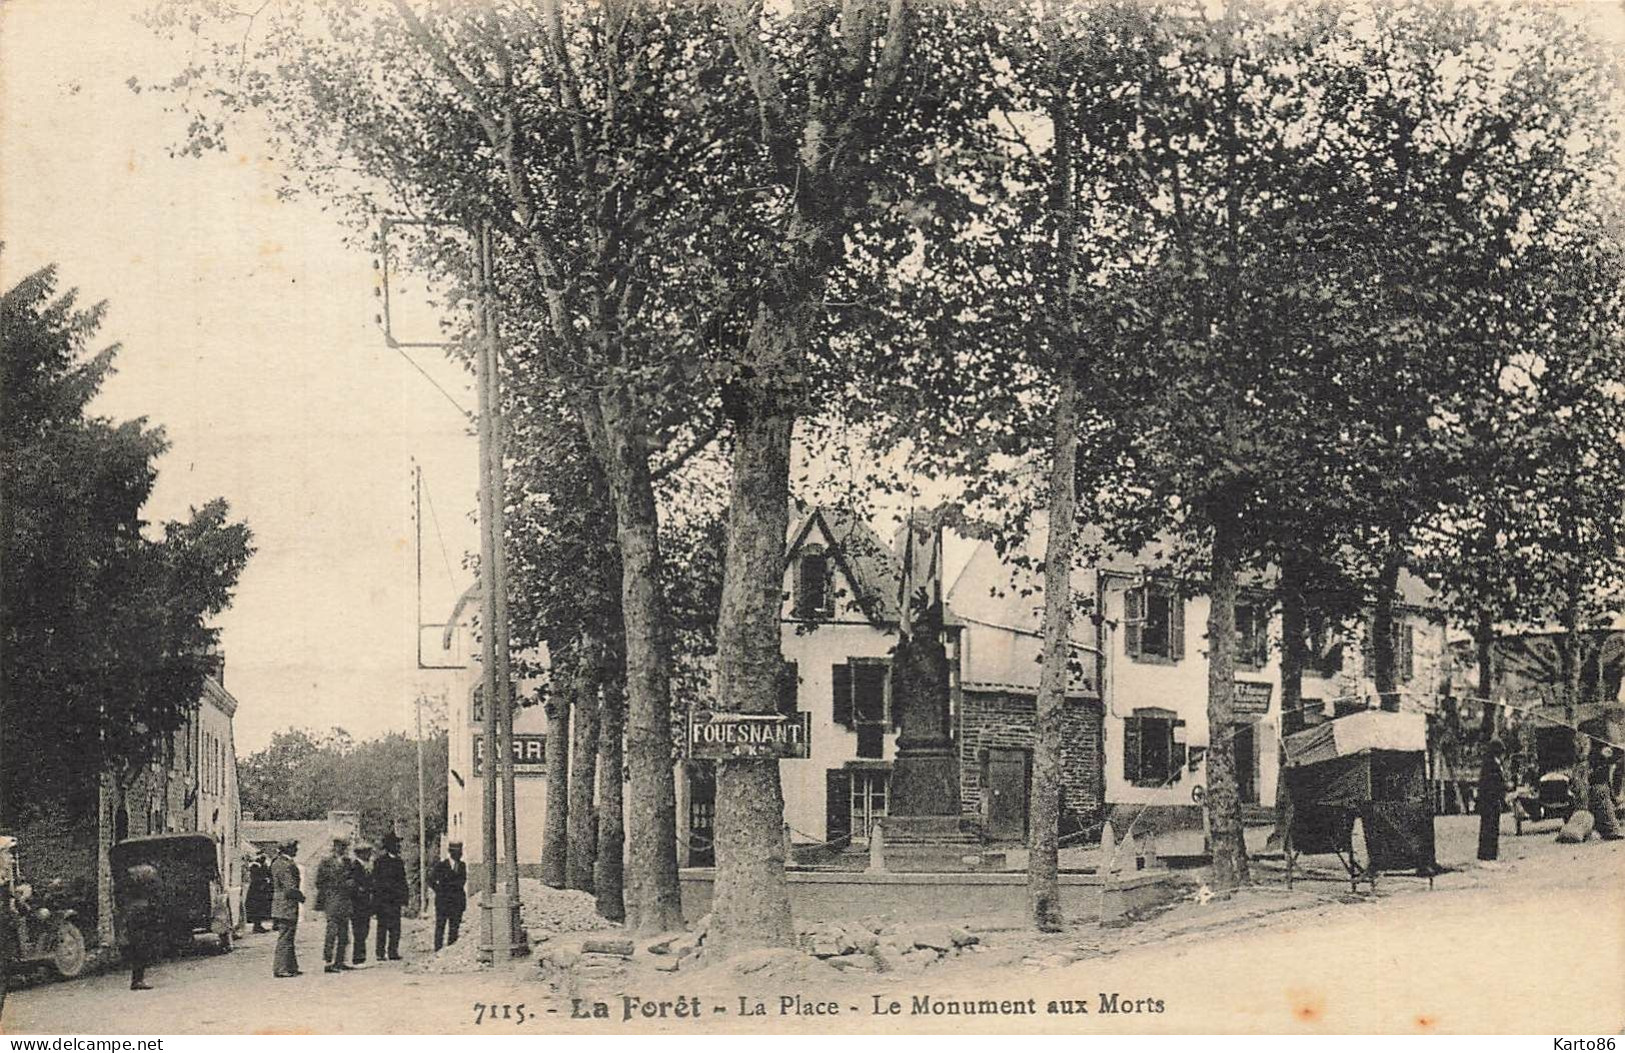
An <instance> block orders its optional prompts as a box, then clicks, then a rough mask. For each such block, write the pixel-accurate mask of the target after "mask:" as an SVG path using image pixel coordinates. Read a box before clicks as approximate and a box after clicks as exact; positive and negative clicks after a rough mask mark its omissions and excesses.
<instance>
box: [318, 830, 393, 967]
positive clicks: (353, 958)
mask: <svg viewBox="0 0 1625 1053" xmlns="http://www.w3.org/2000/svg"><path fill="white" fill-rule="evenodd" d="M400 847H401V839H400V838H399V837H396V836H395V835H394V834H385V835H384V838H383V849H384V851H383V854H382V855H381V856H379V858H378V861H377V862H376V863H375V862H373V859H372V846H371V845H368V844H358V845H356V846H355V854H354V855H351V851H350V840H349V838H346V837H335V838H334V839H333V852H332V854H331V855H329V856H328V857H327V858H326V859H323V860H322V861H321V864H320V865H319V866H317V868H316V909H317V910H319V911H322V912H323V913H325V914H326V915H327V932H326V934H325V935H324V936H323V937H322V957H323V959H324V960H325V961H326V963H327V966H326V971H327V972H330V973H336V972H342V971H343V970H345V969H349V968H352V967H353V966H356V965H361V964H363V963H365V962H366V960H367V932H368V930H369V929H370V928H371V925H372V919H373V918H374V917H375V916H376V917H377V919H378V937H377V943H376V945H375V947H374V950H375V952H376V955H377V958H378V960H379V961H384V960H386V959H388V960H390V961H400V959H401V909H402V908H403V907H405V906H406V900H407V896H408V892H407V888H406V865H405V863H403V862H402V861H401V857H400ZM352 935H354V937H355V945H354V951H353V953H351V946H350V937H351V936H352ZM347 954H349V960H348V961H346V955H347Z"/></svg>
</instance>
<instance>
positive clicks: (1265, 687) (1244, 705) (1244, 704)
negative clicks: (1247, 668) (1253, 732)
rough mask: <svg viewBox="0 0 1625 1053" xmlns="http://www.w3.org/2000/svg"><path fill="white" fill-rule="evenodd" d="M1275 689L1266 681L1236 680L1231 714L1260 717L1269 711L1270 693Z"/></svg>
mask: <svg viewBox="0 0 1625 1053" xmlns="http://www.w3.org/2000/svg"><path fill="white" fill-rule="evenodd" d="M1274 688H1275V685H1274V684H1271V683H1269V682H1268V681H1264V682H1262V683H1261V682H1259V681H1257V680H1237V681H1236V702H1235V705H1234V706H1232V707H1231V710H1230V711H1231V712H1232V713H1233V714H1235V715H1236V716H1238V717H1239V716H1262V715H1264V714H1265V713H1268V712H1269V711H1270V693H1271V691H1273V690H1274Z"/></svg>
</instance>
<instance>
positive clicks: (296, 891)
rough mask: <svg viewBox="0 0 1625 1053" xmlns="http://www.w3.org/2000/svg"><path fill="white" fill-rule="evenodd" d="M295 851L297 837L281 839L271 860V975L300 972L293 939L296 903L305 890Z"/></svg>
mask: <svg viewBox="0 0 1625 1053" xmlns="http://www.w3.org/2000/svg"><path fill="white" fill-rule="evenodd" d="M298 854H299V842H298V841H284V842H283V843H282V844H280V845H278V846H277V852H276V858H275V859H274V860H272V861H271V925H272V927H273V928H275V929H276V931H277V937H276V954H275V955H273V956H272V959H271V975H272V976H278V977H280V976H298V975H299V956H298V955H297V954H295V953H294V944H293V939H294V934H295V933H297V932H298V931H299V904H301V903H303V902H304V901H305V894H304V892H302V891H301V890H300V888H299V864H297V863H295V862H294V861H293V859H294V856H296V855H298Z"/></svg>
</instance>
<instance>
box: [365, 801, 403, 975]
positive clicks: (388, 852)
mask: <svg viewBox="0 0 1625 1053" xmlns="http://www.w3.org/2000/svg"><path fill="white" fill-rule="evenodd" d="M382 843H383V849H384V850H383V852H382V854H380V855H379V856H378V861H377V862H376V863H374V864H373V865H372V899H373V910H374V911H375V912H376V913H377V915H378V942H377V943H376V944H375V945H374V947H373V951H374V953H375V957H377V959H378V960H379V961H383V960H384V959H385V958H388V959H389V960H390V961H392V962H398V961H400V960H401V910H402V908H404V907H405V906H406V901H407V899H408V897H409V894H408V892H407V890H406V863H405V862H404V861H403V860H402V859H401V839H400V837H398V836H397V835H396V834H395V833H394V832H393V831H391V832H389V833H387V834H385V835H384V837H383V842H382Z"/></svg>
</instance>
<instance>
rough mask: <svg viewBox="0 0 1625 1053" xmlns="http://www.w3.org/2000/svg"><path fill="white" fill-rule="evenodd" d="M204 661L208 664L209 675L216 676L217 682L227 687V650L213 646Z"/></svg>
mask: <svg viewBox="0 0 1625 1053" xmlns="http://www.w3.org/2000/svg"><path fill="white" fill-rule="evenodd" d="M204 661H205V662H206V663H207V665H208V669H209V675H210V676H212V677H214V679H215V682H216V683H217V684H219V685H220V686H221V687H225V686H226V652H225V651H222V650H221V649H219V648H218V647H212V648H210V649H209V653H208V654H207V655H206V656H205V657H204Z"/></svg>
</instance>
